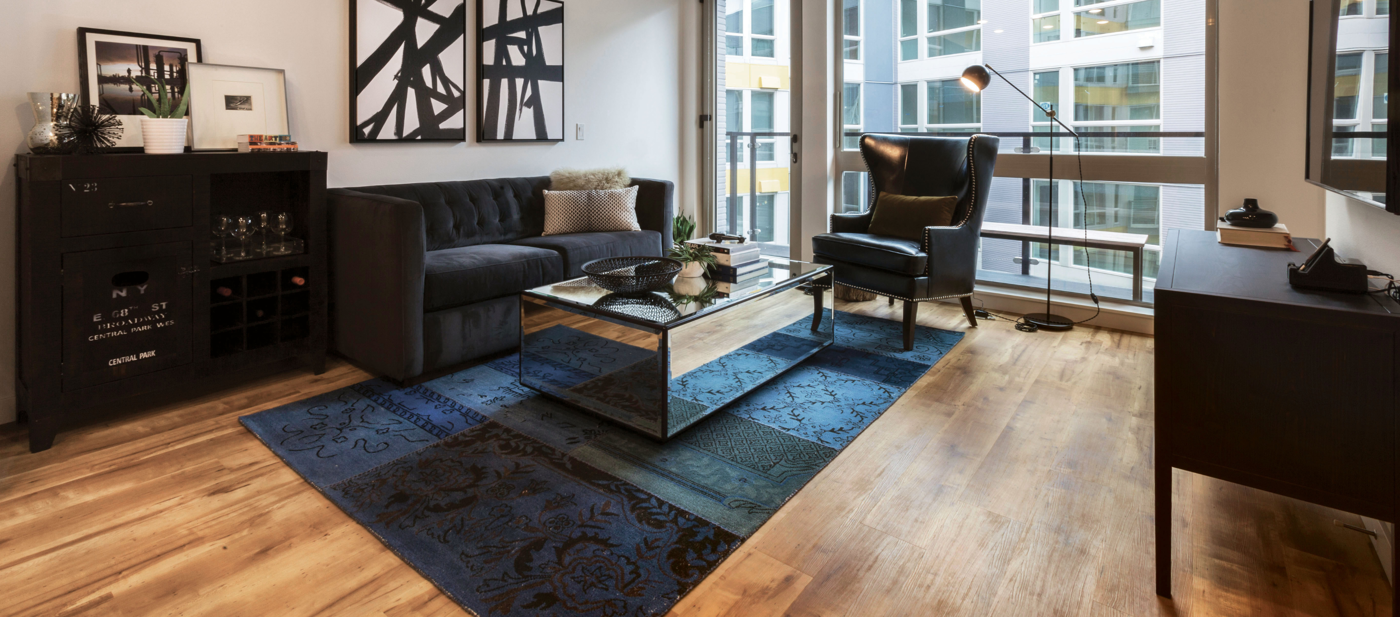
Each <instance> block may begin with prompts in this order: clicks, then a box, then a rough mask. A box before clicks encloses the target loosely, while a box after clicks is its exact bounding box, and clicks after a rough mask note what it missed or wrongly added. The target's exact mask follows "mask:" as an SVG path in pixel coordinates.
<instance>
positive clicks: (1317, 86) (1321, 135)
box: [1307, 0, 1400, 214]
mask: <svg viewBox="0 0 1400 617" xmlns="http://www.w3.org/2000/svg"><path fill="white" fill-rule="evenodd" d="M1395 25H1396V15H1394V14H1392V13H1391V12H1390V2H1388V1H1384V0H1312V23H1311V34H1310V36H1309V39H1308V152H1307V156H1308V160H1307V180H1308V182H1311V183H1313V184H1316V185H1318V186H1321V187H1322V188H1325V189H1327V190H1329V191H1335V192H1337V193H1341V194H1343V195H1346V196H1347V197H1351V198H1353V199H1358V200H1361V201H1364V202H1367V203H1370V204H1374V205H1376V206H1379V207H1381V208H1385V209H1386V210H1387V211H1389V212H1391V213H1392V214H1400V199H1389V197H1390V196H1391V195H1392V194H1393V193H1394V192H1395V190H1396V189H1397V186H1400V185H1397V178H1398V177H1400V174H1397V172H1398V171H1400V170H1398V169H1397V167H1400V156H1397V152H1396V151H1395V149H1396V147H1397V144H1396V140H1395V139H1392V138H1391V137H1392V135H1391V128H1390V122H1389V119H1390V117H1391V116H1394V115H1396V114H1397V113H1400V110H1397V109H1396V108H1395V103H1394V102H1393V101H1392V100H1391V99H1390V92H1391V91H1392V90H1395V89H1396V88H1397V87H1400V84H1397V74H1396V73H1397V71H1391V70H1389V68H1390V48H1391V47H1392V46H1393V44H1394V42H1395V39H1394V37H1395V33H1396V30H1397V28H1396V27H1395Z"/></svg>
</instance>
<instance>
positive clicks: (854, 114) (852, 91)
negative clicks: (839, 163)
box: [841, 83, 862, 150]
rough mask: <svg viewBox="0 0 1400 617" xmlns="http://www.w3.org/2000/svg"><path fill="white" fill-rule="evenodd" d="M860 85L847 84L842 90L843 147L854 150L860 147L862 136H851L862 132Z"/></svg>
mask: <svg viewBox="0 0 1400 617" xmlns="http://www.w3.org/2000/svg"><path fill="white" fill-rule="evenodd" d="M860 95H861V87H860V84H858V83H856V84H845V85H844V86H843V87H842V89H841V125H842V137H841V147H842V148H845V149H847V150H854V149H856V148H859V147H860V136H859V135H851V133H859V132H860V130H861V125H862V123H861V111H860Z"/></svg>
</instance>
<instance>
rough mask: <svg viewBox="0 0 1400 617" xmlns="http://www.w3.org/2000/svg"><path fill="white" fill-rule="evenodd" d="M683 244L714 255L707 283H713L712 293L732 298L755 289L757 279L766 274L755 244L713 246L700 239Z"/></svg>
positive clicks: (766, 268) (734, 243)
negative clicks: (701, 247)
mask: <svg viewBox="0 0 1400 617" xmlns="http://www.w3.org/2000/svg"><path fill="white" fill-rule="evenodd" d="M686 244H690V245H693V246H704V247H708V248H709V249H710V252H712V253H714V254H715V265H714V266H712V267H711V268H710V280H712V281H714V283H715V290H716V291H717V292H719V293H721V294H734V293H738V292H740V291H743V290H745V289H747V288H749V287H753V286H756V285H758V281H759V279H761V278H763V276H764V275H765V274H768V262H767V261H764V260H763V259H762V258H761V257H760V256H759V249H758V244H757V243H755V242H745V243H737V242H715V241H714V240H710V239H709V238H701V239H698V240H687V241H686Z"/></svg>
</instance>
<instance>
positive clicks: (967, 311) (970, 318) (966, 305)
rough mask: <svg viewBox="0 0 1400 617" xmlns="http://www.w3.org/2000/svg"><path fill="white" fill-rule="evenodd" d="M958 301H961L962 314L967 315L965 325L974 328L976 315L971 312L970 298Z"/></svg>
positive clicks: (964, 297) (966, 297)
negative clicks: (967, 324)
mask: <svg viewBox="0 0 1400 617" xmlns="http://www.w3.org/2000/svg"><path fill="white" fill-rule="evenodd" d="M959 299H960V300H962V305H963V314H964V315H967V323H970V324H972V327H974V328H976V327H977V313H975V312H973V311H972V296H963V297H962V298H959Z"/></svg>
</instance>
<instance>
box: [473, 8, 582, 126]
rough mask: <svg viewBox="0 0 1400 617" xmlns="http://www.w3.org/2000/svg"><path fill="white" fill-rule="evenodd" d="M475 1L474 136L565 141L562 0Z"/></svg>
mask: <svg viewBox="0 0 1400 617" xmlns="http://www.w3.org/2000/svg"><path fill="white" fill-rule="evenodd" d="M476 2H477V4H476V16H477V54H478V62H479V64H478V68H477V118H478V119H479V122H478V126H477V141H563V140H564V3H563V2H559V1H558V0H476Z"/></svg>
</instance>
